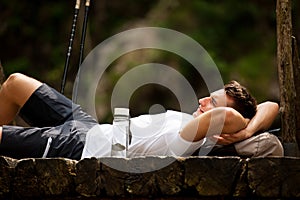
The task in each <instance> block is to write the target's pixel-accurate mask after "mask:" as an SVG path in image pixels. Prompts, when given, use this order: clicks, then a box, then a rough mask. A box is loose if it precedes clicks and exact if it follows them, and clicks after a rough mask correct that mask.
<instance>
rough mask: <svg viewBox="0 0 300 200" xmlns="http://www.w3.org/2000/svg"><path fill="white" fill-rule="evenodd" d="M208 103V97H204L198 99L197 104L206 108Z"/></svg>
mask: <svg viewBox="0 0 300 200" xmlns="http://www.w3.org/2000/svg"><path fill="white" fill-rule="evenodd" d="M208 101H209V97H205V98H202V99H199V104H200V105H201V106H206V104H207V102H208Z"/></svg>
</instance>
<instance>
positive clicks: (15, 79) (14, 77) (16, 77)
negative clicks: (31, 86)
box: [2, 73, 26, 89]
mask: <svg viewBox="0 0 300 200" xmlns="http://www.w3.org/2000/svg"><path fill="white" fill-rule="evenodd" d="M25 78H26V76H25V75H24V74H21V73H13V74H11V75H9V77H8V78H7V79H6V81H5V82H4V83H3V85H2V87H3V88H4V89H11V88H12V87H14V86H15V85H17V84H22V80H23V79H25Z"/></svg>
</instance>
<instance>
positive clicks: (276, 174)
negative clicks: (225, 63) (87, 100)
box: [0, 157, 300, 199]
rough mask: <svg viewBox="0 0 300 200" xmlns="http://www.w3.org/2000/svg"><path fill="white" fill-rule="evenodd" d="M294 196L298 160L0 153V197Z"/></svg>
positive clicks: (299, 183) (299, 182)
mask: <svg viewBox="0 0 300 200" xmlns="http://www.w3.org/2000/svg"><path fill="white" fill-rule="evenodd" d="M32 198H39V199H41V198H43V199H96V198H101V199H148V198H151V199H219V198H222V199H224V198H225V199H226V198H228V199H231V198H242V199H248V198H250V199H253V198H261V199H278V198H285V199H289V198H291V199H292V198H300V159H299V158H292V157H284V158H275V157H273V158H253V159H241V158H239V157H188V158H174V157H145V158H144V157H141V158H132V159H123V158H101V159H96V158H90V159H83V160H80V161H74V160H69V159H63V158H54V159H32V158H28V159H22V160H15V159H11V158H7V157H0V199H32Z"/></svg>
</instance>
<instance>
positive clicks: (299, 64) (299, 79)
mask: <svg viewBox="0 0 300 200" xmlns="http://www.w3.org/2000/svg"><path fill="white" fill-rule="evenodd" d="M292 56H293V70H294V84H295V88H296V111H295V113H300V61H299V53H298V47H297V40H296V38H295V37H292ZM296 140H297V143H298V149H299V150H300V115H299V114H298V115H296Z"/></svg>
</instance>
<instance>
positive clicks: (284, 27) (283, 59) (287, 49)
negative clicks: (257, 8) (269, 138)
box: [276, 0, 296, 143]
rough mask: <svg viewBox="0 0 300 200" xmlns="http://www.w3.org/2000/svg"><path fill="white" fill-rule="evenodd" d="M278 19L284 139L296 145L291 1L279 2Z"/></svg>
mask: <svg viewBox="0 0 300 200" xmlns="http://www.w3.org/2000/svg"><path fill="white" fill-rule="evenodd" d="M276 19H277V59H278V60H277V67H278V75H279V85H280V103H281V111H282V115H281V121H282V139H283V142H284V143H295V142H296V139H295V135H296V113H295V109H296V106H295V104H296V103H295V101H296V93H295V85H294V75H293V62H292V17H291V1H290V0H277V7H276Z"/></svg>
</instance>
